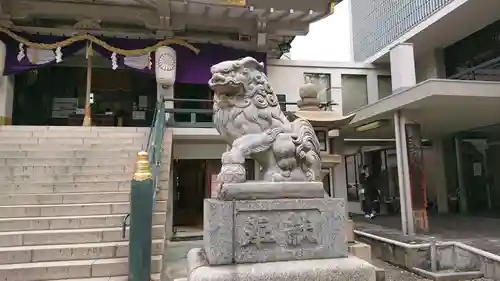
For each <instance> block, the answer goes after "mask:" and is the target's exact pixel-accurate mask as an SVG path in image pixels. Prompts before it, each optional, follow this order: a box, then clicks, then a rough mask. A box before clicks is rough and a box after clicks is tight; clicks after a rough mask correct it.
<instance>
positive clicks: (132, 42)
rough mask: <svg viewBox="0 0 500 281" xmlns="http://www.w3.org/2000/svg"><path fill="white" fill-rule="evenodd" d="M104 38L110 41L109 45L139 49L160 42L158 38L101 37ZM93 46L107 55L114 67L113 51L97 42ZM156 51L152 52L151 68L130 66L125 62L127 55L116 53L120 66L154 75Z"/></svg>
mask: <svg viewBox="0 0 500 281" xmlns="http://www.w3.org/2000/svg"><path fill="white" fill-rule="evenodd" d="M99 39H101V40H103V41H104V42H106V43H108V44H109V45H111V46H113V47H116V48H120V49H124V50H137V49H144V48H146V47H149V46H152V45H154V44H156V43H158V40H145V39H124V38H99ZM92 48H93V49H94V50H95V51H96V52H97V53H99V54H100V55H101V56H103V57H106V58H108V59H109V68H112V63H111V55H112V54H113V52H110V51H108V50H107V49H105V48H103V47H101V46H99V45H97V44H92ZM154 60H155V58H154V52H153V53H151V62H152V66H151V69H149V68H148V67H145V68H143V69H139V68H134V67H130V66H128V65H126V64H125V56H122V55H120V54H116V62H117V64H118V66H119V67H125V68H129V69H133V70H136V71H140V72H143V73H148V74H151V75H154V72H155V69H154Z"/></svg>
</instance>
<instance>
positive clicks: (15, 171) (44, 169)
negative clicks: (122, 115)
mask: <svg viewBox="0 0 500 281" xmlns="http://www.w3.org/2000/svg"><path fill="white" fill-rule="evenodd" d="M133 170H134V166H133V165H131V164H127V165H118V164H108V165H102V164H100V165H92V166H88V165H87V166H82V165H80V166H78V165H76V166H70V165H63V166H61V165H58V166H47V165H45V164H41V165H31V166H14V167H9V166H0V175H2V176H17V175H33V176H40V175H73V174H108V173H125V174H128V175H132V171H133Z"/></svg>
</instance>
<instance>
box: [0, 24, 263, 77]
mask: <svg viewBox="0 0 500 281" xmlns="http://www.w3.org/2000/svg"><path fill="white" fill-rule="evenodd" d="M19 35H20V36H22V37H24V38H26V39H28V40H30V41H31V42H40V43H54V42H57V41H61V40H64V39H65V38H64V37H59V36H43V35H31V34H24V33H23V34H21V33H19ZM100 39H101V40H103V41H105V42H106V43H108V44H110V45H112V46H114V47H117V48H120V49H125V50H135V49H143V48H146V47H148V46H151V45H154V44H156V43H157V42H158V40H144V39H125V38H100ZM0 40H2V41H3V42H4V43H5V45H6V47H7V56H6V62H5V72H4V75H11V74H17V73H20V72H22V71H26V70H31V69H36V68H40V67H43V66H46V65H52V64H55V63H56V62H55V61H52V62H49V63H46V64H41V65H37V64H31V63H30V62H29V60H28V58H27V57H25V58H24V59H22V60H21V61H18V59H17V55H18V53H19V42H17V41H16V40H14V39H12V38H10V37H9V36H7V35H6V34H4V33H0ZM86 44H87V42H86V41H78V42H75V43H73V44H71V45H69V46H67V47H65V48H62V53H63V60H64V59H65V58H67V57H69V56H72V55H74V54H75V53H76V52H77V51H79V50H81V49H82V48H84V47H85V46H86ZM193 45H194V46H195V47H196V48H198V49H199V50H200V52H199V54H196V53H194V52H193V51H191V50H190V49H188V48H186V47H183V46H179V45H171V47H172V48H173V49H174V50H175V51H176V52H177V73H176V82H178V83H186V84H206V83H207V82H208V80H209V79H210V76H211V74H210V67H211V66H212V65H214V64H216V63H219V62H221V61H224V60H235V59H239V58H242V57H246V56H252V57H254V58H255V59H257V60H258V61H262V62H266V53H259V52H249V51H245V50H239V49H233V48H229V47H225V46H221V45H215V44H193ZM92 47H93V49H94V50H95V51H96V52H98V53H99V54H101V55H102V56H104V57H107V58H109V60H110V64H109V67H110V68H111V67H112V63H111V55H112V52H110V51H108V50H106V49H105V48H103V47H101V46H99V45H97V44H93V45H92ZM116 60H117V64H118V66H120V67H127V68H131V69H134V70H136V71H140V72H144V73H149V74H152V75H154V72H155V67H154V60H155V58H154V52H153V53H151V62H152V66H151V69H149V68H148V67H145V68H143V69H137V68H133V67H129V66H127V65H125V63H124V62H125V61H124V60H125V57H124V56H122V55H119V54H116Z"/></svg>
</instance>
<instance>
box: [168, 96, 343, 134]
mask: <svg viewBox="0 0 500 281" xmlns="http://www.w3.org/2000/svg"><path fill="white" fill-rule="evenodd" d="M165 102H172V103H173V106H172V105H171V106H170V108H167V109H166V112H167V113H170V115H171V118H170V119H169V121H168V125H169V126H172V127H194V128H212V127H213V122H212V121H213V120H212V114H213V109H212V107H213V102H214V101H213V100H209V99H180V98H173V99H165ZM279 104H280V106H281V109H282V110H283V112H285V113H286V114H290V113H292V112H294V111H293V110H287V107H288V106H291V107H293V108H296V106H297V103H296V102H285V101H280V102H279ZM334 105H338V104H337V103H336V102H333V101H329V102H322V103H320V108H322V109H323V110H325V111H329V110H331V108H332V106H334Z"/></svg>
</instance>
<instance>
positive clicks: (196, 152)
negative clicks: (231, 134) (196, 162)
mask: <svg viewBox="0 0 500 281" xmlns="http://www.w3.org/2000/svg"><path fill="white" fill-rule="evenodd" d="M226 147H227V144H226V143H224V142H222V141H221V142H220V143H203V142H199V143H179V142H176V141H174V145H173V149H172V152H173V158H174V159H220V158H221V156H222V153H224V152H226Z"/></svg>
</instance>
